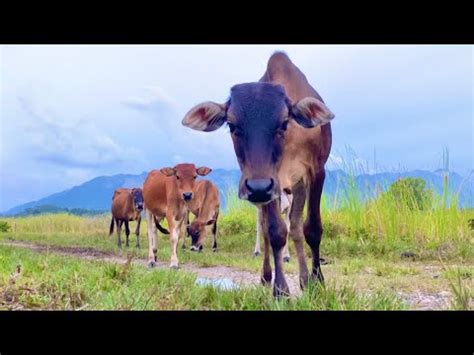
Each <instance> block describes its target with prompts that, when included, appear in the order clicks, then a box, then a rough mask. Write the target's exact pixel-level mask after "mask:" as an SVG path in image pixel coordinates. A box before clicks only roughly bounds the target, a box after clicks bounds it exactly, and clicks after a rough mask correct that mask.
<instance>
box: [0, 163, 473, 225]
mask: <svg viewBox="0 0 474 355" xmlns="http://www.w3.org/2000/svg"><path fill="white" fill-rule="evenodd" d="M444 174H445V172H444V171H443V170H436V171H426V170H413V171H408V172H403V173H392V172H385V173H379V174H373V175H369V174H362V175H357V176H356V177H355V179H354V182H355V184H356V186H357V187H358V190H359V191H360V193H361V198H362V199H366V198H368V197H370V196H373V195H374V194H375V192H376V191H380V190H385V189H386V188H387V187H388V186H389V185H390V184H391V183H393V182H395V181H396V180H397V179H398V178H404V177H420V178H423V179H424V180H425V181H426V182H427V185H428V186H429V187H431V188H432V189H433V190H435V191H436V192H437V193H441V192H442V188H443V176H444ZM146 176H147V173H146V172H143V173H141V174H139V175H131V174H119V175H113V176H99V177H97V178H94V179H92V180H90V181H87V182H85V183H83V184H81V185H79V186H75V187H73V188H71V189H69V190H65V191H62V192H58V193H55V194H53V195H50V196H47V197H44V198H42V199H40V200H38V201H32V202H28V203H25V204H22V205H19V206H16V207H13V208H11V209H9V210H8V211H5V212H3V213H2V215H9V216H12V215H17V214H19V213H22V212H25V211H26V210H27V209H29V208H30V209H32V208H37V207H40V206H44V205H48V206H56V207H58V208H67V209H73V208H75V209H86V210H95V211H102V210H109V209H110V202H111V199H112V195H113V192H114V190H115V189H117V188H119V187H136V186H142V184H143V182H144V181H145V179H146ZM206 178H207V179H209V180H211V181H213V182H214V183H215V184H216V186H217V187H218V188H219V191H220V195H221V204H222V205H223V207H224V208H225V205H226V192H227V191H229V189H234V190H237V187H238V182H239V179H240V171H239V170H223V169H216V170H213V171H212V172H211V173H210V174H209V175H208V176H207V177H206ZM349 182H350V179H349V175H348V174H347V173H346V172H344V171H342V170H333V171H328V172H327V174H326V181H325V184H324V192H325V193H326V194H329V195H332V196H334V194H335V193H336V191H338V195H340V194H341V192H342V193H344V191H346V190H347V188H348V186H349ZM448 186H449V191H450V192H458V191H460V200H459V204H460V206H461V207H469V208H474V178H473V177H472V176H471V177H470V178H469V179H466V178H463V177H462V176H460V175H459V174H457V173H454V172H450V173H449V185H448Z"/></svg>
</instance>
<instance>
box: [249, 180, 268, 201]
mask: <svg viewBox="0 0 474 355" xmlns="http://www.w3.org/2000/svg"><path fill="white" fill-rule="evenodd" d="M245 186H246V187H247V190H248V191H249V193H248V195H247V199H248V200H249V201H250V202H253V203H265V202H269V201H270V200H271V199H272V188H273V186H274V183H273V179H251V180H249V179H247V180H245Z"/></svg>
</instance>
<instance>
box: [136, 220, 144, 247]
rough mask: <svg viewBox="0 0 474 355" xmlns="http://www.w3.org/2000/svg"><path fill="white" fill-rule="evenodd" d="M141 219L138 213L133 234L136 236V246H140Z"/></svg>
mask: <svg viewBox="0 0 474 355" xmlns="http://www.w3.org/2000/svg"><path fill="white" fill-rule="evenodd" d="M141 221H142V216H141V215H139V216H138V219H137V228H136V229H135V235H136V236H137V248H140V223H141Z"/></svg>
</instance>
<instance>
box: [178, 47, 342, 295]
mask: <svg viewBox="0 0 474 355" xmlns="http://www.w3.org/2000/svg"><path fill="white" fill-rule="evenodd" d="M333 118H334V114H333V113H332V112H331V111H330V110H329V108H328V107H327V106H326V104H325V103H324V101H323V99H322V98H321V96H320V95H319V94H318V93H317V92H316V90H314V88H313V87H312V86H311V85H310V83H309V82H308V80H307V79H306V76H305V75H304V74H303V73H302V72H301V70H299V69H298V67H297V66H296V65H294V64H293V63H292V62H291V60H290V58H288V56H287V55H286V54H285V53H281V52H277V53H274V54H273V55H272V56H271V57H270V59H269V60H268V64H267V69H266V71H265V73H264V74H263V76H262V77H261V78H260V80H259V81H258V82H252V83H244V84H238V85H235V86H233V87H232V88H231V91H230V98H229V99H228V101H227V102H225V103H215V102H210V101H207V102H203V103H201V104H199V105H197V106H195V107H193V108H192V109H191V110H190V111H189V112H188V113H187V114H186V115H185V117H184V118H183V121H182V123H183V125H185V126H188V127H190V128H192V129H195V130H199V131H204V132H210V131H214V130H216V129H218V128H219V127H221V126H222V125H224V124H227V125H228V126H229V130H230V136H231V139H232V142H233V145H234V151H235V155H236V157H237V161H238V163H239V166H240V171H241V173H242V174H241V178H240V184H239V197H240V198H241V199H245V200H248V201H249V202H251V203H253V204H255V205H256V206H257V207H258V208H259V210H260V211H261V224H262V232H263V235H264V239H265V249H264V261H263V268H262V282H263V283H264V284H267V285H269V284H270V283H271V280H272V268H271V265H270V247H271V250H272V251H273V260H274V264H275V278H274V280H275V282H274V286H273V294H274V295H275V296H276V297H279V296H282V295H288V294H289V289H288V284H287V282H286V279H285V275H284V272H283V258H282V251H283V248H284V247H285V245H286V242H287V234H288V232H289V235H290V236H291V238H292V239H293V241H294V244H295V249H296V253H297V256H298V264H299V278H300V284H301V287H305V286H306V285H307V284H308V281H309V280H314V281H318V282H323V281H324V278H323V274H322V271H321V267H320V266H321V263H320V258H319V246H320V243H321V236H322V233H323V228H322V223H321V214H320V202H321V193H322V190H323V185H324V179H325V175H326V174H325V168H324V166H325V164H326V162H327V160H328V158H329V153H330V151H331V144H332V132H331V124H330V121H331V120H332V119H333ZM287 189H289V190H290V191H291V192H292V196H293V201H292V203H291V210H290V216H289V217H290V228H289V231H288V227H287V226H286V224H285V222H284V220H283V219H282V217H281V193H282V191H286V190H287ZM305 202H306V205H307V215H306V219H305V221H304V223H302V218H303V208H304V206H305ZM303 240H306V243H307V244H308V245H309V247H310V248H311V253H312V259H313V260H312V268H311V271H310V272H309V270H308V267H307V265H306V258H305V253H304V248H303Z"/></svg>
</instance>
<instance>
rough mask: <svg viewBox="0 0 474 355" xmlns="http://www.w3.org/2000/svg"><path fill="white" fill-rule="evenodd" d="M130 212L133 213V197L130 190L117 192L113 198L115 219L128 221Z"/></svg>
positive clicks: (124, 189) (122, 189) (121, 189)
mask: <svg viewBox="0 0 474 355" xmlns="http://www.w3.org/2000/svg"><path fill="white" fill-rule="evenodd" d="M129 212H133V197H132V194H131V190H130V189H126V188H120V189H117V190H115V192H114V196H113V197H112V215H113V216H114V217H115V218H119V219H126V218H127V217H128V214H129Z"/></svg>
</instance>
